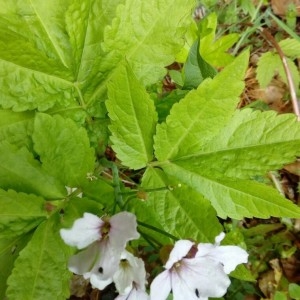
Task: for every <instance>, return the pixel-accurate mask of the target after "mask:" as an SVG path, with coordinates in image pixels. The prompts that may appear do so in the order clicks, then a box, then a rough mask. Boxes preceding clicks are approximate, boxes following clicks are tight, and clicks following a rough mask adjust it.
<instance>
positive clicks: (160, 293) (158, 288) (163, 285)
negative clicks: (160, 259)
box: [150, 270, 171, 300]
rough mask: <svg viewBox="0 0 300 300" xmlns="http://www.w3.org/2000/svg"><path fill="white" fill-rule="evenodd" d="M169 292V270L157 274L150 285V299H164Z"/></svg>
mask: <svg viewBox="0 0 300 300" xmlns="http://www.w3.org/2000/svg"><path fill="white" fill-rule="evenodd" d="M170 292H171V274H170V271H169V270H166V271H163V272H162V273H160V274H159V275H157V276H156V277H155V278H154V280H153V281H152V283H151V286H150V299H151V300H165V299H167V297H168V295H169V294H170Z"/></svg>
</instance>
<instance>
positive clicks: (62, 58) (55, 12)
mask: <svg viewBox="0 0 300 300" xmlns="http://www.w3.org/2000/svg"><path fill="white" fill-rule="evenodd" d="M122 2H123V0H114V1H110V2H109V3H108V2H107V1H102V0H97V1H92V0H85V1H78V0H66V1H59V0H54V1H50V2H49V1H48V2H45V1H42V0H25V1H18V0H13V1H10V2H7V3H5V4H3V5H2V6H1V12H0V66H1V68H0V69H1V71H0V78H1V79H2V80H1V84H0V91H1V94H2V99H1V105H2V106H3V107H5V108H10V107H12V108H13V109H14V110H17V111H20V110H27V109H35V108H38V109H39V110H41V111H45V110H47V109H49V108H51V107H53V106H54V105H56V106H59V107H60V110H64V109H66V108H67V107H68V108H69V107H75V106H76V105H77V106H78V104H79V105H80V106H85V100H86V98H88V97H89V94H88V95H87V96H85V95H84V94H85V93H86V88H87V87H90V86H92V89H94V88H95V87H96V86H97V85H98V83H99V82H100V81H101V80H104V78H105V76H106V74H103V73H105V70H106V71H108V70H109V69H110V60H109V59H108V58H107V59H106V60H107V61H106V62H105V59H103V58H104V53H103V50H102V49H101V43H102V41H103V32H104V29H105V26H106V25H107V24H110V23H111V21H112V19H113V18H114V16H115V10H116V7H117V5H118V4H119V3H122ZM103 61H104V62H103ZM102 62H103V65H102V68H99V64H100V63H101V64H102ZM74 100H75V101H74Z"/></svg>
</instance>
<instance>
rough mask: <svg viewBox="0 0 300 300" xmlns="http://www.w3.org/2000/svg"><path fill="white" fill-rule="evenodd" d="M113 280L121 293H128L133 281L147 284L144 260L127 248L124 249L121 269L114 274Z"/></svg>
mask: <svg viewBox="0 0 300 300" xmlns="http://www.w3.org/2000/svg"><path fill="white" fill-rule="evenodd" d="M113 280H114V283H115V285H116V288H117V290H118V292H119V293H120V294H128V293H129V291H130V290H131V289H132V283H133V282H134V283H135V284H136V285H138V286H141V287H142V286H145V283H146V271H145V265H144V262H143V260H142V259H140V258H137V257H135V256H134V255H132V254H131V253H129V252H128V251H126V250H125V251H123V253H122V254H121V261H120V263H119V269H118V271H117V272H116V273H115V274H114V276H113Z"/></svg>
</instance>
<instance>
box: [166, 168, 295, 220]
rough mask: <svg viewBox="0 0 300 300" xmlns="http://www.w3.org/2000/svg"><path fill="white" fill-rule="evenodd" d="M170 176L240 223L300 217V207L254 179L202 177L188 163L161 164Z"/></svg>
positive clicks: (220, 214) (222, 213)
mask: <svg viewBox="0 0 300 300" xmlns="http://www.w3.org/2000/svg"><path fill="white" fill-rule="evenodd" d="M161 166H162V167H163V169H164V170H165V172H166V173H167V174H170V175H172V176H174V177H176V178H177V179H178V180H180V182H182V183H185V184H187V185H189V186H190V187H192V188H194V189H195V190H196V191H198V192H199V193H201V194H202V195H203V196H204V197H205V198H206V199H209V201H211V204H212V205H213V207H214V208H215V210H216V211H217V214H218V216H219V217H221V218H223V219H226V218H227V217H231V218H233V219H237V220H240V219H242V218H244V217H249V218H251V217H254V216H255V217H258V218H269V217H270V216H274V217H289V218H299V216H300V207H298V206H296V205H295V204H293V203H292V202H291V201H288V200H287V199H285V198H284V197H282V196H281V195H280V194H279V193H278V192H277V191H276V190H275V189H274V188H271V187H269V186H267V185H265V184H261V183H258V182H255V181H251V180H237V179H234V178H226V177H224V178H222V177H218V176H214V174H211V175H210V176H209V175H207V174H204V175H202V174H201V173H200V172H199V171H196V170H195V169H194V168H193V165H192V164H190V166H189V167H188V164H187V165H185V166H184V167H182V166H179V165H178V164H177V163H165V164H163V165H161Z"/></svg>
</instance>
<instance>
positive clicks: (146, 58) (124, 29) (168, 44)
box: [103, 0, 195, 85]
mask: <svg viewBox="0 0 300 300" xmlns="http://www.w3.org/2000/svg"><path fill="white" fill-rule="evenodd" d="M194 5H195V2H194V1H193V0H149V1H139V0H128V1H126V2H125V3H124V5H121V6H119V7H118V9H117V16H116V18H115V19H114V20H113V22H112V25H111V26H108V27H106V29H105V33H104V45H103V46H104V49H105V51H106V52H107V53H111V55H112V56H113V57H114V58H113V59H114V65H116V66H117V65H118V64H119V62H120V61H121V59H122V58H123V57H126V59H127V60H128V61H129V63H130V65H131V67H132V69H133V71H134V73H135V74H136V76H137V78H138V79H139V80H141V81H142V82H143V83H144V84H145V85H148V84H151V83H154V82H155V81H156V80H157V79H158V78H162V77H163V76H164V75H165V74H166V70H165V68H164V66H167V65H169V64H171V63H172V62H173V61H174V58H175V55H176V54H177V53H178V52H179V51H180V49H181V48H182V46H183V42H184V41H183V39H182V36H183V33H184V31H185V29H184V26H186V23H187V20H189V22H192V19H191V17H190V14H191V9H192V8H193V7H194ZM170 11H172V18H170ZM141 12H142V13H141ZM149 62H151V63H149Z"/></svg>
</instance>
